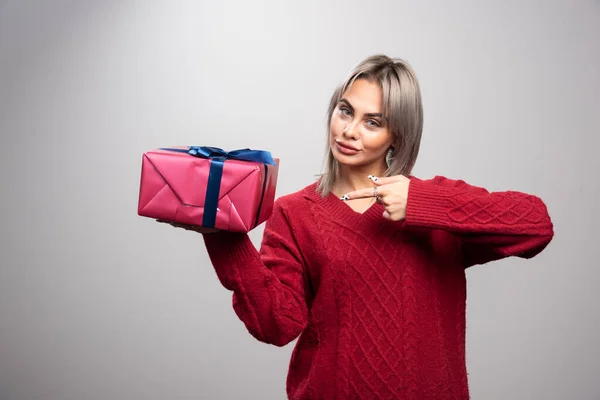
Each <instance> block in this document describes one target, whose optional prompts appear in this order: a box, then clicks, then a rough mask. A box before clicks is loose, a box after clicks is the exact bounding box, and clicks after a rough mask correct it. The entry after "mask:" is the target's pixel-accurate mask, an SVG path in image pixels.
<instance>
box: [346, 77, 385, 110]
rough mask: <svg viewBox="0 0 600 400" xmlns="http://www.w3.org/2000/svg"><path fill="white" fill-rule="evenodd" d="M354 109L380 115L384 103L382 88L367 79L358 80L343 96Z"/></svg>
mask: <svg viewBox="0 0 600 400" xmlns="http://www.w3.org/2000/svg"><path fill="white" fill-rule="evenodd" d="M342 98H345V99H346V100H348V101H349V102H350V103H351V104H352V107H354V108H356V109H359V110H362V111H364V112H372V113H379V112H381V105H382V102H383V92H382V91H381V87H379V85H378V84H377V83H375V82H370V81H368V80H366V79H357V80H355V81H354V83H352V85H351V86H350V87H349V88H348V89H346V91H345V92H344V93H343V94H342Z"/></svg>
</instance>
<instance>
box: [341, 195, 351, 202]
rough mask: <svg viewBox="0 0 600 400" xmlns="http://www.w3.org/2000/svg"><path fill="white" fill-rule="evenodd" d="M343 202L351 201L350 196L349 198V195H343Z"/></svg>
mask: <svg viewBox="0 0 600 400" xmlns="http://www.w3.org/2000/svg"><path fill="white" fill-rule="evenodd" d="M340 200H341V201H346V200H350V196H348V195H347V194H345V195H343V196H342V197H340Z"/></svg>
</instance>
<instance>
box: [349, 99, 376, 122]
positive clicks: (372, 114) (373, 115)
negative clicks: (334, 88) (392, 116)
mask: <svg viewBox="0 0 600 400" xmlns="http://www.w3.org/2000/svg"><path fill="white" fill-rule="evenodd" d="M340 103H345V104H346V105H347V106H348V108H349V109H350V111H352V112H354V107H352V104H350V102H349V101H348V100H347V99H344V98H342V99H340ZM365 116H366V117H369V118H382V119H386V118H385V117H384V116H383V114H382V113H366V114H365Z"/></svg>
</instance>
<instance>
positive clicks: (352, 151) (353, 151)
mask: <svg viewBox="0 0 600 400" xmlns="http://www.w3.org/2000/svg"><path fill="white" fill-rule="evenodd" d="M335 146H336V149H337V151H338V152H339V153H342V154H344V155H347V156H355V155H357V154H358V153H359V152H360V150H358V149H357V148H356V147H354V146H350V145H348V144H343V143H340V142H336V143H335Z"/></svg>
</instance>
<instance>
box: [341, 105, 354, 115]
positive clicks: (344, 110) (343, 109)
mask: <svg viewBox="0 0 600 400" xmlns="http://www.w3.org/2000/svg"><path fill="white" fill-rule="evenodd" d="M340 114H342V115H343V116H345V117H350V116H352V111H350V109H349V108H348V107H344V106H342V107H340Z"/></svg>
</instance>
